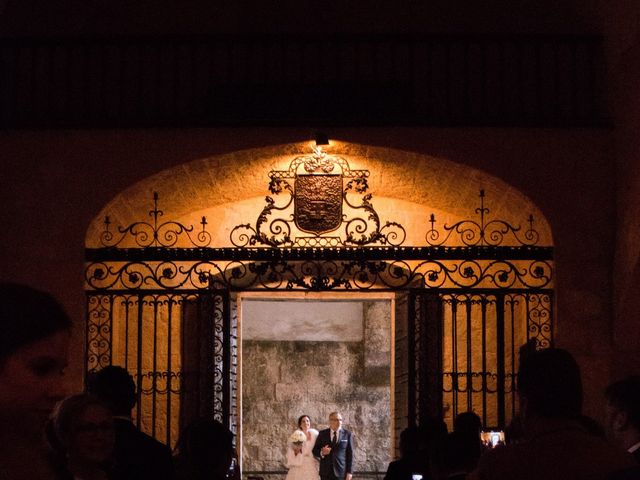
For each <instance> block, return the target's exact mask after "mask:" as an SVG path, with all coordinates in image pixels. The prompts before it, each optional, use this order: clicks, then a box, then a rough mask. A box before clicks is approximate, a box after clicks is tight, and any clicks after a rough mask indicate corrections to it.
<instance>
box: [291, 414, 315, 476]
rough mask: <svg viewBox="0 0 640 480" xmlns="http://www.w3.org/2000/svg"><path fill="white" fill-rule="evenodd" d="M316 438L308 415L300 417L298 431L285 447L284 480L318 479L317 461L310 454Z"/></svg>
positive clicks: (292, 435)
mask: <svg viewBox="0 0 640 480" xmlns="http://www.w3.org/2000/svg"><path fill="white" fill-rule="evenodd" d="M317 437H318V431H317V430H316V429H314V428H311V418H309V415H302V416H301V417H300V418H299V419H298V430H296V431H295V432H293V433H292V434H291V437H289V441H288V445H287V468H288V469H289V472H288V473H287V478H286V479H285V480H317V479H319V478H320V476H319V474H318V466H319V464H318V460H316V459H315V457H314V456H313V453H311V450H313V444H314V443H316V438H317ZM300 441H301V442H300ZM294 442H295V443H294Z"/></svg>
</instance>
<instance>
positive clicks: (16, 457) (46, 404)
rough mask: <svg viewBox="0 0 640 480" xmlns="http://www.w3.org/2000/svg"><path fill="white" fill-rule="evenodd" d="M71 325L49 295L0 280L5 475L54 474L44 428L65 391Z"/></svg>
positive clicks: (31, 478) (17, 479)
mask: <svg viewBox="0 0 640 480" xmlns="http://www.w3.org/2000/svg"><path fill="white" fill-rule="evenodd" d="M70 328H71V320H70V318H69V317H68V316H67V314H66V313H65V312H64V310H63V309H62V307H61V306H60V304H59V303H58V302H57V301H56V300H54V299H53V297H51V296H50V295H49V294H47V293H44V292H41V291H39V290H35V289H33V288H31V287H27V286H24V285H17V284H13V283H0V479H3V480H4V479H11V480H23V479H24V480H35V479H37V480H43V479H50V478H55V472H54V469H53V466H52V464H51V462H50V459H49V451H48V448H47V444H46V442H45V440H44V426H45V423H46V421H47V417H48V416H49V414H50V413H51V410H53V407H54V405H55V404H56V402H57V401H59V400H61V399H62V397H64V394H65V386H64V382H63V377H62V376H63V371H64V368H65V367H66V365H67V350H68V345H69V331H70Z"/></svg>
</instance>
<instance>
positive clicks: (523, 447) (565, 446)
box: [468, 348, 640, 480]
mask: <svg viewBox="0 0 640 480" xmlns="http://www.w3.org/2000/svg"><path fill="white" fill-rule="evenodd" d="M518 393H519V397H520V411H521V414H522V427H523V434H524V437H523V438H522V440H521V441H520V442H519V443H517V444H515V445H506V446H504V447H498V448H496V449H494V450H492V451H491V452H489V453H487V454H486V455H484V456H483V457H482V458H481V459H480V463H479V466H478V469H477V470H476V471H475V472H474V473H473V474H472V475H470V476H469V477H468V478H475V479H482V480H493V479H519V480H529V479H531V480H533V479H536V480H538V479H545V480H555V479H557V480H577V479H585V480H587V479H588V480H596V479H603V480H604V479H618V478H625V479H626V478H640V477H635V475H636V473H637V472H633V473H631V469H633V468H634V462H633V458H632V457H631V456H630V455H629V454H628V453H626V452H624V451H622V450H619V449H617V448H615V447H613V446H611V445H609V444H608V443H606V442H605V441H604V440H603V439H601V438H598V437H597V436H595V435H593V434H591V433H590V432H588V431H587V430H586V429H585V428H584V426H582V424H581V422H580V419H579V417H580V415H581V410H582V381H581V378H580V370H579V368H578V365H577V363H576V361H575V360H574V359H573V357H572V356H571V354H569V353H568V352H567V351H565V350H561V349H553V348H550V349H546V350H540V351H538V352H535V353H533V354H531V355H530V356H527V358H526V359H525V360H523V362H522V364H521V367H520V372H519V375H518ZM625 471H626V473H623V472H625ZM629 475H633V476H629Z"/></svg>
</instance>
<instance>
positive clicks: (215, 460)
mask: <svg viewBox="0 0 640 480" xmlns="http://www.w3.org/2000/svg"><path fill="white" fill-rule="evenodd" d="M176 452H177V453H176V457H175V463H176V473H177V478H178V480H225V479H229V480H239V478H240V477H239V470H238V469H237V468H235V462H234V459H235V449H234V448H233V433H231V432H230V431H229V429H228V428H226V427H225V426H224V425H222V423H220V422H218V421H217V420H208V419H198V420H195V421H194V422H192V423H191V424H189V425H188V426H187V427H186V428H185V429H184V430H183V431H182V433H181V434H180V438H179V440H178V443H177V445H176Z"/></svg>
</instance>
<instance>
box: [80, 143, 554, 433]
mask: <svg viewBox="0 0 640 480" xmlns="http://www.w3.org/2000/svg"><path fill="white" fill-rule="evenodd" d="M299 169H304V172H305V173H304V174H299V172H298V170H299ZM336 170H337V172H336ZM269 176H270V178H271V182H270V185H269V189H270V192H271V193H272V194H273V195H274V196H275V197H277V196H278V195H283V196H284V197H285V200H284V202H281V203H279V202H278V201H277V198H276V199H274V198H273V197H267V198H266V205H265V206H264V208H263V209H262V211H261V212H260V214H259V215H258V217H257V220H256V221H255V223H254V224H249V223H246V224H241V225H237V226H236V227H235V228H233V229H232V230H231V234H230V242H231V244H232V245H233V246H231V247H224V248H213V247H210V245H209V244H210V242H211V236H210V234H209V233H208V232H207V230H206V225H207V221H206V219H205V218H204V217H203V218H202V221H201V224H200V225H201V226H200V227H198V230H196V229H195V228H194V227H193V226H185V225H183V224H180V223H177V222H172V221H166V222H162V223H161V222H160V217H162V215H163V212H162V211H161V210H160V209H159V208H158V195H157V194H155V195H154V208H153V210H151V212H150V214H151V218H152V220H151V221H150V222H142V221H141V222H135V223H133V224H131V225H129V226H126V227H120V228H118V229H117V231H114V230H112V229H111V221H110V219H109V217H106V218H105V223H104V225H105V227H104V232H103V234H102V238H101V246H100V247H99V248H89V249H87V250H86V260H87V266H86V270H85V281H86V288H87V299H88V304H87V312H88V315H87V345H86V367H87V372H88V373H89V374H90V373H91V372H93V371H96V370H99V369H100V368H103V367H104V366H106V365H110V364H113V363H116V364H120V365H122V366H124V367H125V368H127V369H129V370H130V371H132V372H133V373H134V374H135V378H136V380H137V384H138V386H139V390H140V392H141V397H140V401H139V403H138V407H137V412H136V413H137V415H136V419H137V422H138V424H139V425H140V426H141V427H142V428H143V429H144V430H146V431H148V432H149V433H151V434H152V435H154V436H156V437H158V438H160V439H161V440H163V441H166V442H167V443H169V444H172V443H173V442H174V441H175V437H176V434H177V432H178V431H179V429H180V426H181V424H183V423H184V422H187V421H189V420H190V419H191V418H193V417H195V416H202V415H204V416H209V417H213V418H217V419H219V420H221V421H222V422H223V423H224V424H226V425H228V426H229V427H230V428H232V429H235V428H236V427H237V418H236V414H237V412H236V410H237V408H236V406H237V386H236V373H237V370H236V369H237V358H236V357H237V319H236V314H235V308H236V306H235V302H234V301H233V300H232V295H233V294H234V292H239V291H249V290H262V291H265V290H266V291H282V290H313V291H361V292H365V293H366V292H368V291H381V290H383V291H394V292H397V296H398V299H400V300H403V301H404V300H406V302H405V303H403V301H398V302H397V303H398V305H402V308H400V309H399V310H398V312H401V313H400V315H398V312H397V314H396V317H397V320H399V322H398V323H397V331H396V372H395V375H396V382H395V384H396V395H395V398H396V405H395V413H396V428H397V429H398V430H399V429H401V428H403V427H404V426H406V425H408V424H412V423H418V424H419V423H421V422H423V421H424V418H425V417H426V416H429V415H438V414H442V413H443V411H444V410H447V409H448V410H449V411H450V413H451V414H452V415H455V414H456V413H459V412H461V411H464V410H468V409H473V410H475V411H476V412H478V413H480V414H481V416H482V417H483V420H484V423H485V424H486V425H490V426H501V427H502V426H504V425H505V424H506V422H508V421H509V419H510V418H511V417H512V416H513V415H514V413H515V411H516V403H515V396H514V391H515V384H514V375H515V373H516V371H517V367H518V357H517V349H518V347H519V345H520V344H522V343H524V342H526V341H528V340H531V339H535V341H536V343H537V346H538V347H539V348H544V347H546V346H549V345H551V344H552V341H553V337H552V332H553V329H552V312H553V290H552V286H553V283H552V277H553V260H552V259H553V249H552V248H551V247H549V246H538V245H537V242H538V238H539V237H538V232H537V231H536V229H535V228H534V219H533V217H532V216H530V217H529V218H528V219H527V223H528V226H527V228H526V229H521V228H520V227H516V226H513V225H512V224H510V223H508V222H506V221H503V220H488V214H489V209H488V208H486V207H485V205H484V197H485V195H484V192H483V191H481V192H480V207H479V208H477V209H476V210H475V211H476V213H477V214H478V215H479V218H478V219H476V220H464V221H460V222H457V223H456V224H454V225H451V226H448V225H444V226H443V227H442V229H439V228H437V227H436V223H437V221H436V219H435V217H434V215H431V216H430V218H428V219H427V225H426V228H425V230H426V234H425V240H426V244H425V245H418V246H403V242H404V240H405V237H406V231H405V230H404V228H403V227H402V225H400V224H399V223H397V222H390V221H387V222H382V221H381V220H380V218H379V216H378V214H377V212H376V211H375V209H374V208H373V205H372V203H371V195H370V194H367V193H366V191H367V188H368V186H367V178H368V176H369V172H368V171H366V170H351V169H350V168H349V165H348V163H347V162H346V160H344V159H342V158H340V157H332V156H328V155H325V154H324V153H323V152H321V151H319V150H318V151H316V152H315V153H314V154H313V155H310V156H303V157H297V158H295V159H294V160H293V161H292V162H291V165H290V166H289V169H288V170H283V171H272V172H271V173H270V174H269ZM345 182H346V183H345ZM294 186H295V188H294ZM298 190H299V191H298ZM318 192H325V193H326V195H325V194H322V195H319V193H318ZM325 196H329V197H330V198H325ZM328 230H329V231H328ZM507 237H509V239H510V240H509V241H507ZM181 242H182V243H181Z"/></svg>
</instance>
